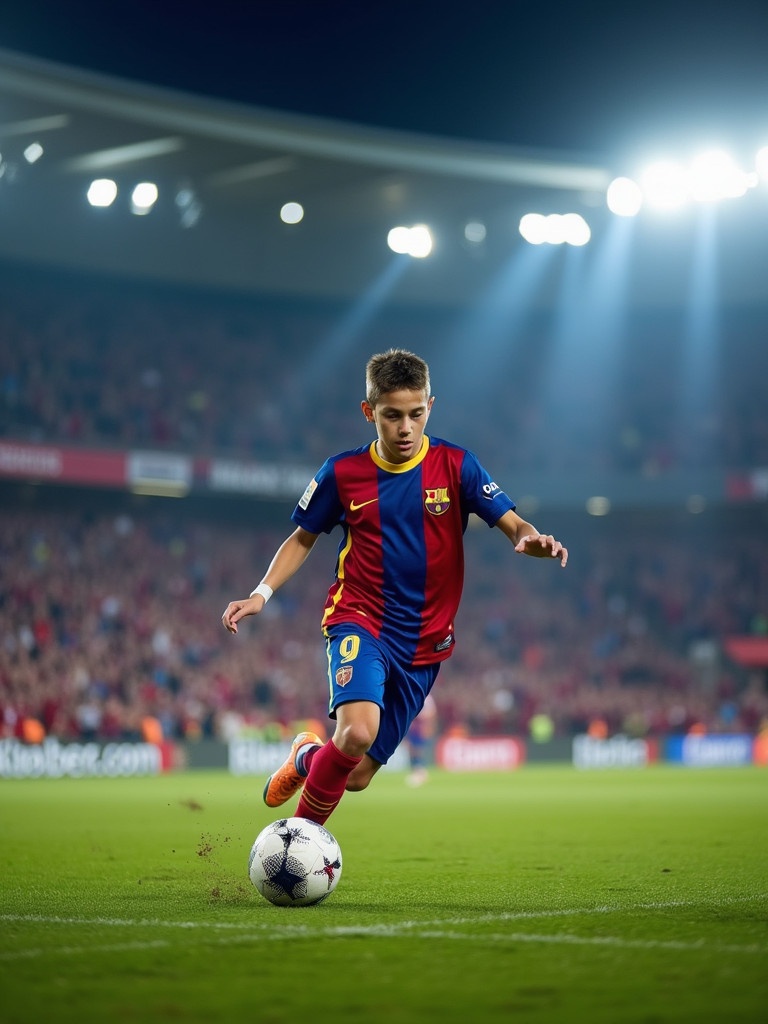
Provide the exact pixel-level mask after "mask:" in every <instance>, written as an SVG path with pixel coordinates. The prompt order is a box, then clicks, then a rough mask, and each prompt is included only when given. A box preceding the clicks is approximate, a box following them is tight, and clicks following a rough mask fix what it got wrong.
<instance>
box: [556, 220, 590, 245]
mask: <svg viewBox="0 0 768 1024" xmlns="http://www.w3.org/2000/svg"><path fill="white" fill-rule="evenodd" d="M560 230H561V233H562V238H563V241H564V242H565V244H566V245H576V246H580V245H586V244H587V242H588V241H589V240H590V238H591V237H592V232H591V231H590V229H589V224H587V222H586V221H585V220H584V218H583V217H582V216H581V214H578V213H565V214H563V216H562V218H561V220H560Z"/></svg>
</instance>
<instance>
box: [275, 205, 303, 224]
mask: <svg viewBox="0 0 768 1024" xmlns="http://www.w3.org/2000/svg"><path fill="white" fill-rule="evenodd" d="M303 219H304V207H303V206H302V205H301V203H284V204H283V205H282V207H281V208H280V220H281V221H282V222H283V224H298V223H299V222H300V221H302V220H303Z"/></svg>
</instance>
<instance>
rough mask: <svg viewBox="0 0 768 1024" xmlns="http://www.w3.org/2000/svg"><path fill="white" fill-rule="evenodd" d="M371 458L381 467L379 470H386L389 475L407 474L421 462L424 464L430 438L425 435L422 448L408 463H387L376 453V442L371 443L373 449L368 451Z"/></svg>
mask: <svg viewBox="0 0 768 1024" xmlns="http://www.w3.org/2000/svg"><path fill="white" fill-rule="evenodd" d="M368 451H369V452H370V455H371V458H372V459H373V461H374V462H375V463H376V465H377V466H378V467H379V469H383V470H385V471H386V472H387V473H407V472H408V470H409V469H413V468H414V466H418V465H419V463H420V462H423V461H424V459H425V458H426V457H427V452H428V451H429V438H428V437H427V435H426V434H425V435H424V437H423V438H422V439H421V448H420V449H419V452H418V454H417V455H414V456H413V458H412V459H408V461H407V462H387V461H386V460H385V459H382V458H381V456H380V455H379V453H378V452H377V451H376V441H371V447H370V448H369V449H368Z"/></svg>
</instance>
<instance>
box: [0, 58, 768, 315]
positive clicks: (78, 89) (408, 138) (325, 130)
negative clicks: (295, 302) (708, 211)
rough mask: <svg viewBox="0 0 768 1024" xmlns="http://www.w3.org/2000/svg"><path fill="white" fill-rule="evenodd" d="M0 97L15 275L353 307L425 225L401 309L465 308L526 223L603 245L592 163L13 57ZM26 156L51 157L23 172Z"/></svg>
mask: <svg viewBox="0 0 768 1024" xmlns="http://www.w3.org/2000/svg"><path fill="white" fill-rule="evenodd" d="M0 95H1V96H2V99H1V100H0V154H2V164H0V171H3V172H4V173H3V175H2V177H0V218H1V219H2V230H0V259H4V260H6V261H13V262H22V263H27V262H28V263H35V264H40V265H44V266H48V267H50V266H53V267H57V266H63V267H67V268H70V269H79V270H86V271H98V272H106V273H110V274H117V275H121V276H128V277H132V278H148V279H151V280H159V281H164V282H171V283H179V284H185V285H190V284H191V285H197V286H205V287H215V288H220V287H224V288H231V289H235V290H246V291H257V292H268V293H274V294H284V295H289V296H290V295H301V296H309V297H317V298H330V299H345V298H350V297H354V296H359V295H361V294H363V293H364V292H365V290H366V289H368V288H369V287H371V286H373V285H374V283H375V282H376V281H377V280H378V279H380V277H381V275H382V274H383V273H384V272H385V268H386V267H387V265H388V264H389V263H390V262H391V260H392V259H393V258H394V257H393V255H392V253H391V252H390V251H389V250H388V248H387V244H386V239H387V233H388V231H389V230H390V228H392V227H393V226H395V225H398V224H404V225H412V224H414V223H427V224H428V225H429V226H430V228H431V230H432V232H433V234H434V237H435V251H434V254H433V256H432V257H430V258H429V259H426V260H413V261H411V262H412V264H413V266H412V267H409V268H408V272H407V273H404V274H403V275H402V276H400V277H399V279H398V281H397V283H396V285H395V286H393V289H392V293H391V294H392V298H393V299H395V300H397V301H400V302H402V303H408V304H410V303H415V304H427V305H430V306H435V305H437V306H439V305H445V304H449V305H461V304H465V303H470V302H474V301H477V300H478V298H479V297H481V296H482V294H483V292H484V289H486V288H487V286H488V282H489V281H490V280H491V279H493V278H494V277H495V276H496V275H497V274H498V273H500V272H501V271H502V270H503V268H504V267H505V266H506V265H508V264H509V262H510V260H511V259H512V258H513V257H514V254H515V253H516V252H519V251H520V250H521V249H523V248H526V247H527V243H525V242H523V241H522V239H521V238H520V236H519V234H518V225H519V221H520V218H521V216H522V215H523V214H525V213H527V212H531V211H535V212H540V213H566V212H571V211H574V212H580V213H582V215H583V216H585V217H586V218H587V219H588V220H589V222H590V224H591V225H592V232H593V239H597V238H599V235H600V233H601V231H605V230H606V229H607V224H608V222H609V221H610V220H611V219H613V218H612V215H611V214H609V213H608V211H607V209H606V208H605V201H604V195H605V189H606V187H607V185H608V183H609V181H610V180H611V177H612V176H613V174H612V171H611V169H609V168H607V167H604V166H599V165H597V164H596V163H595V162H594V161H591V160H589V159H576V158H569V157H564V156H562V155H556V154H550V153H539V152H530V151H520V150H516V149H511V148H506V147H501V146H495V145H493V146H492V145H484V144H481V143H476V142H467V141H457V140H449V139H442V138H433V137H427V136H419V135H413V134H406V133H400V132H393V131H387V130H381V129H372V128H366V127H362V126H359V127H358V126H353V125H349V124H346V123H338V122H332V121H323V120H318V119H312V118H307V117H300V116H294V115H290V114H285V113H279V114H278V113H275V112H272V111H269V110H265V109H261V108H255V107H249V106H243V105H237V104H233V103H229V102H224V101H219V100H212V99H208V98H204V97H200V96H194V95H190V94H187V93H181V92H175V91H173V90H167V89H162V88H156V87H149V86H145V85H141V84H136V83H134V82H127V81H124V80H121V79H115V78H111V77H107V76H103V75H100V74H94V73H91V72H83V71H80V70H75V69H73V68H69V67H66V66H62V65H58V64H53V63H50V62H47V61H43V60H39V59H37V58H30V57H26V56H21V55H19V54H15V53H11V52H8V51H3V50H0ZM33 142H36V143H39V144H40V146H42V149H43V153H42V156H40V157H39V159H37V160H35V162H33V163H29V162H28V161H27V159H25V158H24V155H23V154H24V151H25V149H26V148H27V147H28V146H29V145H30V144H31V143H33ZM103 177H109V178H112V179H114V180H115V181H116V182H117V184H118V188H119V193H118V199H117V201H116V202H115V203H114V204H113V206H111V207H109V208H108V209H94V208H92V207H90V206H89V204H88V202H87V200H86V192H87V189H88V185H89V183H90V182H91V180H92V179H94V178H103ZM142 181H152V182H154V183H156V184H157V186H158V189H159V195H160V198H159V200H158V202H157V204H156V206H155V208H154V209H153V210H152V211H151V213H150V214H149V215H147V216H135V215H133V214H132V213H131V211H130V208H129V196H130V192H131V189H132V188H133V186H134V185H135V184H136V183H138V182H142ZM288 201H294V202H299V203H301V204H302V206H303V207H304V211H305V216H304V218H303V220H302V222H301V223H300V224H296V225H287V224H284V223H283V222H282V221H281V219H280V216H279V211H280V209H281V207H282V205H283V204H284V203H286V202H288ZM764 212H765V210H764V208H763V214H764ZM750 216H751V217H753V215H747V214H744V215H742V217H741V221H740V222H739V223H738V224H737V227H736V229H735V230H733V231H732V234H733V239H732V241H731V242H728V239H726V240H725V243H724V244H728V245H736V246H737V249H736V250H731V249H728V250H726V252H724V258H723V265H724V273H723V281H722V284H723V289H724V291H725V295H726V298H730V299H731V300H732V301H734V302H743V301H759V300H762V299H763V283H762V273H761V269H762V267H763V266H765V265H766V255H767V254H766V240H765V238H764V237H763V235H764V234H765V233H764V232H758V231H755V230H751V231H750V230H749V227H750V226H751V224H752V223H753V221H750ZM468 223H479V224H482V225H483V226H484V227H485V230H486V232H487V233H486V236H485V238H484V240H482V241H470V240H468V239H467V238H466V237H465V228H466V225H467V224H468ZM185 225H186V226H185ZM689 227H690V226H689ZM693 230H694V229H693V227H690V229H684V230H682V231H680V232H679V233H677V234H676V235H675V237H674V239H672V240H670V237H665V238H664V239H662V241H661V243H660V246H661V248H662V249H663V251H664V253H665V254H666V258H667V259H670V258H674V257H675V255H677V256H679V259H677V261H676V262H675V264H674V267H673V268H671V269H670V267H663V266H662V265H661V262H660V261H659V260H656V259H651V260H650V261H646V262H647V266H646V265H645V264H642V265H640V264H639V263H638V266H637V267H636V268H635V270H634V271H633V275H632V288H633V290H634V291H633V296H634V297H635V298H636V299H639V300H640V301H665V298H666V299H669V300H670V301H674V297H675V295H676V294H680V292H681V290H682V291H683V292H684V291H685V288H686V276H687V274H688V273H689V270H690V258H688V255H689V254H688V249H687V248H686V247H687V246H688V244H689V242H690V240H691V239H692V238H694V237H695V236H694V235H693V234H692V232H693ZM669 231H670V229H667V232H668V234H669ZM686 232H687V233H686ZM640 244H642V242H641V243H640ZM728 253H731V255H728ZM734 257H735V258H736V259H737V260H738V264H737V265H736V266H734V265H733V258H734ZM563 258H565V257H563ZM558 265H559V264H557V263H556V262H554V261H553V268H552V273H551V275H550V286H549V290H548V291H545V292H543V293H542V294H543V295H545V296H547V297H548V299H551V298H552V297H553V296H554V295H555V294H556V287H557V280H558V275H557V273H556V269H557V266H558ZM545 301H547V299H545Z"/></svg>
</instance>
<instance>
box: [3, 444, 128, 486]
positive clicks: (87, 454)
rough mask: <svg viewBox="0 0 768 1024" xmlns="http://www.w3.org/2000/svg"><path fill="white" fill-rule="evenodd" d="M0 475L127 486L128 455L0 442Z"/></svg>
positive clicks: (25, 478) (27, 478)
mask: <svg viewBox="0 0 768 1024" xmlns="http://www.w3.org/2000/svg"><path fill="white" fill-rule="evenodd" d="M0 476H5V477H17V478H19V479H22V480H35V481H37V480H47V481H55V482H57V483H62V484H95V485H98V486H103V487H124V486H125V480H126V473H125V454H124V453H122V452H111V451H97V450H93V449H87V448H60V447H58V446H53V445H37V444H27V443H25V442H23V441H0Z"/></svg>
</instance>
